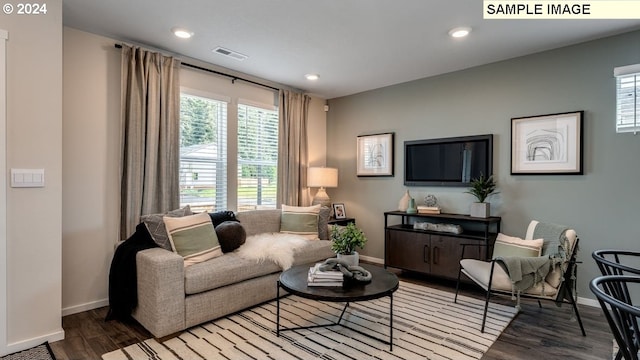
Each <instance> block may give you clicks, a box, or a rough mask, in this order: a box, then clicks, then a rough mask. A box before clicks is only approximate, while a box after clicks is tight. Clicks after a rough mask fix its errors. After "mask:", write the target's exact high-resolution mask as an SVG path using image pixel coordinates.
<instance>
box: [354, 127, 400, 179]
mask: <svg viewBox="0 0 640 360" xmlns="http://www.w3.org/2000/svg"><path fill="white" fill-rule="evenodd" d="M393 135H394V133H384V134H375V135H360V136H358V141H357V152H356V156H357V171H356V175H357V176H393Z"/></svg>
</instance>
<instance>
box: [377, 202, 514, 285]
mask: <svg viewBox="0 0 640 360" xmlns="http://www.w3.org/2000/svg"><path fill="white" fill-rule="evenodd" d="M390 217H392V218H394V217H395V218H396V220H398V219H397V217H400V218H401V219H400V223H399V224H394V225H389V218H390ZM415 222H429V223H434V224H452V225H459V226H461V227H462V233H460V234H454V233H447V232H437V231H430V230H420V229H414V226H413V224H414V223H415ZM500 222H501V218H500V217H498V216H491V217H488V218H477V217H472V216H469V215H460V214H407V213H406V212H404V211H387V212H385V213H384V228H385V236H384V249H385V251H384V266H385V267H387V266H390V267H393V268H397V269H402V270H409V271H415V272H419V273H424V274H429V275H433V276H438V277H442V278H447V279H452V280H455V279H457V276H458V266H459V260H460V255H461V254H462V253H461V251H462V247H461V246H460V245H461V244H473V243H479V244H484V245H487V246H486V247H468V248H467V249H466V250H465V258H476V259H488V257H489V254H491V251H492V249H493V243H494V242H495V239H496V236H497V234H498V233H499V232H500Z"/></svg>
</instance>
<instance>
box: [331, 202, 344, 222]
mask: <svg viewBox="0 0 640 360" xmlns="http://www.w3.org/2000/svg"><path fill="white" fill-rule="evenodd" d="M333 213H334V214H335V215H334V216H335V217H336V219H346V218H347V212H346V211H345V209H344V204H340V203H334V204H333Z"/></svg>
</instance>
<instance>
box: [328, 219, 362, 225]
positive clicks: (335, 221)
mask: <svg viewBox="0 0 640 360" xmlns="http://www.w3.org/2000/svg"><path fill="white" fill-rule="evenodd" d="M350 223H353V224H355V223H356V219H354V218H344V219H336V218H331V219H329V221H327V224H329V225H340V226H347V225H348V224H350Z"/></svg>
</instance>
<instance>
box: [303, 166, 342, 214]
mask: <svg viewBox="0 0 640 360" xmlns="http://www.w3.org/2000/svg"><path fill="white" fill-rule="evenodd" d="M307 186H308V187H317V188H320V189H318V192H317V193H316V196H314V197H313V202H312V204H313V205H316V204H320V205H322V206H327V207H331V199H330V198H329V195H327V192H326V191H325V190H324V188H326V187H328V188H334V187H338V169H335V168H327V167H310V168H309V170H308V172H307Z"/></svg>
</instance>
